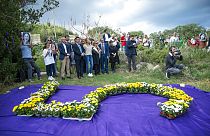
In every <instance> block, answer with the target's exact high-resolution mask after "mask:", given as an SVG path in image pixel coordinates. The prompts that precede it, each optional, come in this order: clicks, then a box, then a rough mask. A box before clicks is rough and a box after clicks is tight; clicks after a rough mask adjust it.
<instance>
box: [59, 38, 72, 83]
mask: <svg viewBox="0 0 210 136" xmlns="http://www.w3.org/2000/svg"><path fill="white" fill-rule="evenodd" d="M58 49H59V52H60V56H59V59H60V61H61V78H62V80H64V79H65V70H66V72H67V78H70V69H69V62H70V59H69V56H70V52H71V49H70V46H68V45H67V42H66V38H65V37H62V38H61V43H60V44H58Z"/></svg>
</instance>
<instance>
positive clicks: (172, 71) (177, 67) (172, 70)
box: [166, 64, 184, 75]
mask: <svg viewBox="0 0 210 136" xmlns="http://www.w3.org/2000/svg"><path fill="white" fill-rule="evenodd" d="M183 68H184V65H183V64H178V65H175V66H174V67H172V68H168V69H167V70H166V72H167V73H169V74H170V75H176V74H179V73H181V70H182V69H183Z"/></svg>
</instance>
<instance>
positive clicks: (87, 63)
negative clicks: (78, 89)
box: [85, 55, 89, 74]
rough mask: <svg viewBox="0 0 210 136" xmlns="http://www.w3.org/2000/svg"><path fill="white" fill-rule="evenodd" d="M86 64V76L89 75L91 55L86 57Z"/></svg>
mask: <svg viewBox="0 0 210 136" xmlns="http://www.w3.org/2000/svg"><path fill="white" fill-rule="evenodd" d="M85 62H86V74H89V70H88V65H89V55H86V56H85Z"/></svg>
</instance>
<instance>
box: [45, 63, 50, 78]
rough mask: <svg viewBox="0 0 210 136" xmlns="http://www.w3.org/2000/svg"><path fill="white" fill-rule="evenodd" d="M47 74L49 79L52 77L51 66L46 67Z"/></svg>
mask: <svg viewBox="0 0 210 136" xmlns="http://www.w3.org/2000/svg"><path fill="white" fill-rule="evenodd" d="M46 73H47V76H48V77H49V76H50V65H46Z"/></svg>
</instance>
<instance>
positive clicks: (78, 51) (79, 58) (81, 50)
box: [72, 37, 85, 79]
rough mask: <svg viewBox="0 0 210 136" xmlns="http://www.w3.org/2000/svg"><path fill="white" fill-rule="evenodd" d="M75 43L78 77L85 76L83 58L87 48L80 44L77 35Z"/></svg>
mask: <svg viewBox="0 0 210 136" xmlns="http://www.w3.org/2000/svg"><path fill="white" fill-rule="evenodd" d="M74 40H75V44H73V45H72V48H73V51H74V59H75V63H76V71H77V77H78V78H79V79H80V78H81V77H83V60H84V56H85V49H84V48H83V46H82V45H81V44H80V38H79V37H76V38H75V39H74Z"/></svg>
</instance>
